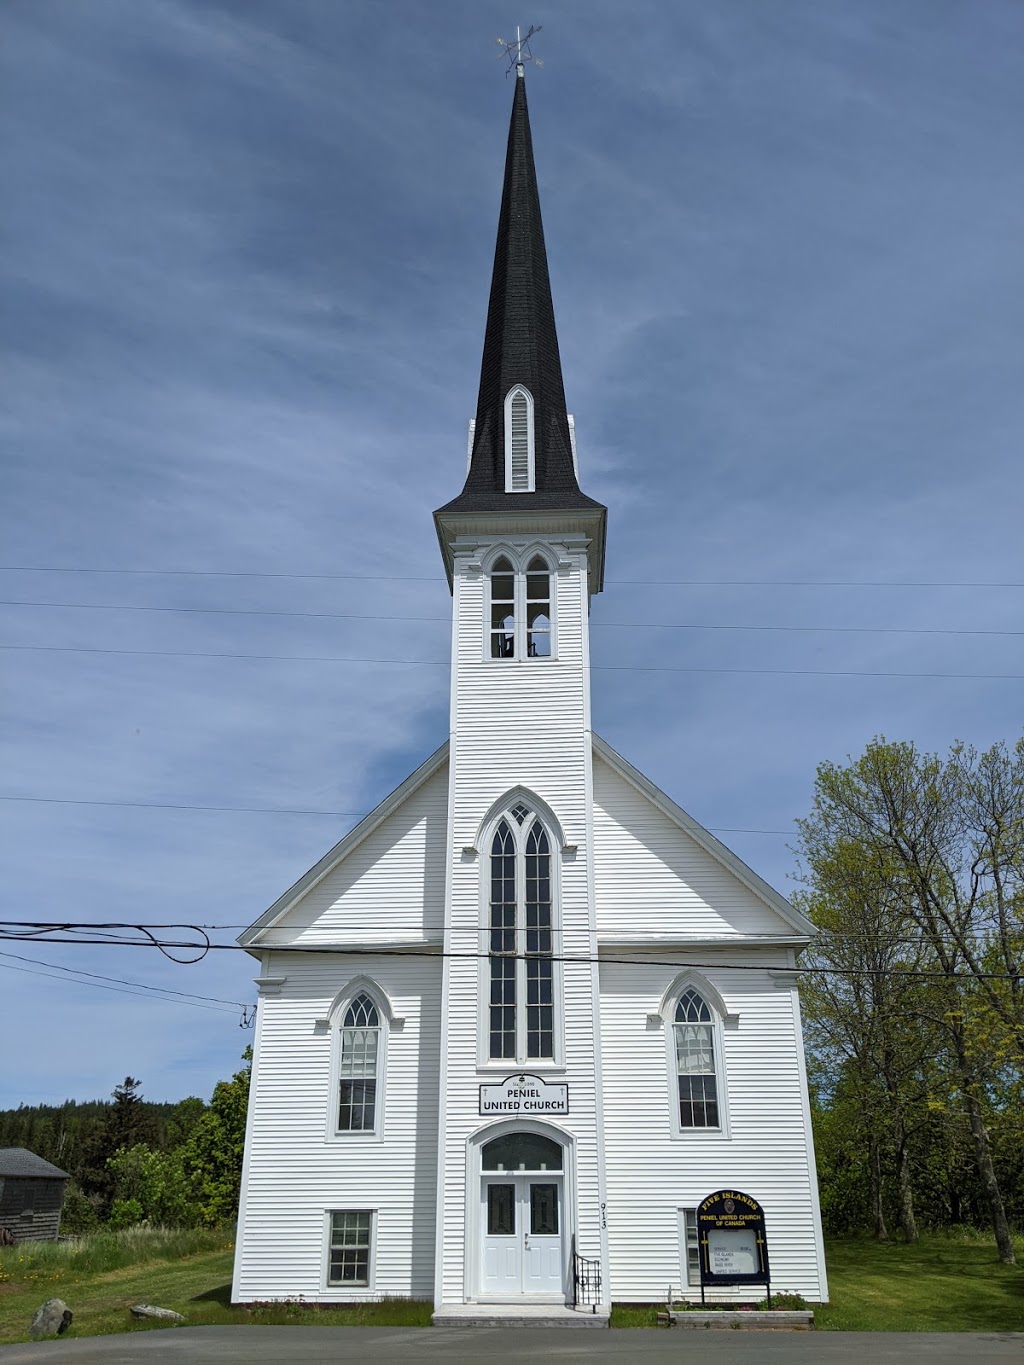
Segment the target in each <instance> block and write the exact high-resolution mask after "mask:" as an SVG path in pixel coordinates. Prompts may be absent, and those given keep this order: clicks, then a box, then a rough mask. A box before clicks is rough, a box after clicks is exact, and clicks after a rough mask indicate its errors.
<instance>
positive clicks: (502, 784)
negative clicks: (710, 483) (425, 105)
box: [233, 66, 827, 1321]
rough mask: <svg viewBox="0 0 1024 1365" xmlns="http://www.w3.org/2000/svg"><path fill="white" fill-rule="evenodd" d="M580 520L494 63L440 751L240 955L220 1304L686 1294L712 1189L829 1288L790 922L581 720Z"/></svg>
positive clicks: (516, 127) (776, 1258)
mask: <svg viewBox="0 0 1024 1365" xmlns="http://www.w3.org/2000/svg"><path fill="white" fill-rule="evenodd" d="M467 378H468V377H467ZM457 466H458V456H457V453H456V448H455V446H454V445H453V456H452V478H453V482H454V480H455V479H456V477H457V475H458V469H457ZM584 472H585V462H584ZM606 516H607V513H606V509H605V508H604V507H603V506H602V505H601V504H600V503H598V502H595V501H594V500H593V499H592V498H589V497H588V496H587V495H586V494H585V493H584V492H583V491H582V490H581V487H580V480H579V472H578V468H577V459H576V449H575V436H574V430H573V424H572V419H571V418H570V417H569V415H568V413H567V411H566V401H565V394H564V391H563V385H562V371H561V364H560V360H559V351H558V340H557V336H556V331H555V319H554V311H553V307H552V300H551V290H550V285H549V281H548V268H547V258H546V253H545V246H544V236H543V230H542V227H541V214H540V202H539V198H538V192H537V180H536V172H535V169H534V159H533V148H532V143H531V136H530V124H529V117H528V113H527V104H526V83H525V80H524V76H523V67H522V66H518V67H516V80H515V94H514V99H513V106H512V118H511V126H510V129H509V137H508V151H507V158H506V163H505V179H504V187H503V190H502V199H501V211H500V216H499V220H498V235H497V246H496V250H495V258H494V273H493V280H492V284H491V293H490V301H489V304H488V310H487V323H486V329H485V334H484V348H483V361H482V365H481V372H480V389H479V398H478V402H477V410H476V419H475V422H474V424H473V427H472V435H471V454H470V461H469V470H468V474H467V475H466V479H465V484H464V486H463V488H462V491H461V493H459V494H458V496H457V497H455V498H454V499H453V500H452V501H451V502H449V503H446V504H445V506H444V507H441V508H440V509H439V510H438V511H436V512H435V513H434V521H435V524H436V527H437V535H438V540H439V542H440V547H441V557H442V560H443V564H444V571H445V573H446V574H447V577H448V582H449V584H450V586H451V592H452V602H453V607H452V611H453V636H452V638H453V650H452V668H451V720H450V733H449V736H448V739H447V740H446V742H445V743H444V744H442V746H441V747H440V748H439V749H438V750H437V751H436V752H435V753H434V754H433V755H432V756H431V757H430V758H428V759H427V760H426V762H425V763H423V764H422V765H421V766H420V767H419V768H417V770H416V771H415V772H414V773H412V774H410V776H409V777H408V778H406V780H405V781H404V782H403V783H402V784H401V786H399V787H398V788H397V789H396V790H395V791H393V792H392V793H391V795H390V796H387V797H386V798H385V799H384V800H383V801H382V802H381V803H380V804H379V805H378V806H377V807H376V809H375V810H373V811H372V812H371V813H370V814H369V815H368V816H366V818H365V819H363V820H362V821H361V822H360V823H359V824H358V825H357V826H356V827H355V828H354V829H353V830H352V831H351V832H350V833H349V834H347V835H346V836H345V838H343V839H342V840H341V842H340V843H339V844H337V845H336V846H335V847H334V848H332V849H331V850H330V851H329V852H328V853H326V854H325V856H324V857H323V858H322V859H321V860H320V862H318V863H317V864H316V866H315V867H313V868H311V869H310V870H309V872H307V873H306V875H305V876H303V877H302V878H301V879H300V880H299V881H298V882H297V883H296V885H295V886H293V887H292V888H291V890H289V891H287V892H286V893H285V894H284V895H283V896H282V897H281V898H280V899H279V900H278V901H277V902H276V903H275V904H274V905H272V906H271V907H270V909H269V910H268V911H267V912H266V913H265V914H264V915H262V916H261V917H260V918H259V919H258V920H257V921H256V922H255V924H253V925H252V927H251V928H250V929H248V930H247V931H246V932H245V933H244V934H243V935H242V936H241V940H240V941H241V943H242V944H243V945H244V946H245V947H246V948H247V949H248V950H249V951H250V952H251V953H252V954H253V955H254V956H255V957H256V958H257V959H258V960H259V963H260V974H259V976H258V978H257V981H258V985H259V1008H258V1013H257V1022H256V1035H255V1042H254V1055H253V1073H252V1088H251V1096H250V1108H249V1117H248V1129H247V1134H246V1146H245V1165H244V1172H243V1183H242V1197H241V1208H240V1214H239V1228H238V1240H237V1251H236V1260H235V1272H234V1286H233V1296H234V1299H235V1300H236V1301H239V1302H253V1301H255V1300H268V1299H286V1298H287V1299H298V1298H302V1299H306V1300H309V1301H317V1302H321V1303H334V1302H338V1303H340V1302H345V1301H355V1300H366V1299H379V1298H382V1297H384V1296H411V1297H414V1298H418V1299H424V1298H426V1299H432V1300H433V1301H434V1304H435V1311H436V1315H437V1320H442V1321H444V1320H456V1319H457V1317H458V1314H459V1313H460V1312H463V1313H466V1312H469V1311H470V1310H472V1311H473V1312H477V1313H479V1312H481V1311H485V1306H486V1305H488V1304H493V1305H509V1304H512V1305H521V1306H525V1305H531V1304H532V1305H547V1306H549V1307H550V1308H551V1309H552V1311H560V1312H566V1311H568V1309H569V1308H571V1306H572V1305H574V1304H576V1305H577V1307H581V1306H583V1305H584V1304H585V1306H586V1310H587V1312H591V1311H592V1310H593V1309H594V1308H597V1309H598V1310H599V1311H600V1310H605V1309H607V1306H608V1305H609V1304H610V1303H611V1302H612V1301H613V1300H616V1301H634V1302H652V1301H660V1300H662V1299H663V1298H664V1296H665V1292H666V1289H667V1288H668V1287H669V1286H671V1287H672V1292H673V1293H674V1295H675V1296H676V1297H683V1298H686V1297H689V1298H699V1296H700V1248H699V1245H698V1238H699V1233H698V1221H697V1211H698V1209H699V1208H700V1207H701V1205H702V1202H703V1201H705V1200H706V1199H707V1197H708V1196H709V1195H711V1194H712V1193H714V1192H716V1191H721V1190H738V1191H744V1192H746V1194H747V1195H749V1196H750V1197H751V1198H752V1199H753V1200H755V1201H757V1203H758V1204H759V1205H760V1208H761V1209H762V1210H763V1214H764V1227H765V1236H766V1238H767V1242H768V1244H769V1246H770V1251H771V1273H772V1280H773V1282H774V1284H775V1285H776V1286H778V1287H780V1288H785V1289H786V1290H791V1291H795V1292H799V1293H801V1294H803V1295H804V1296H805V1297H806V1298H807V1299H808V1300H810V1301H823V1300H825V1299H826V1298H827V1291H826V1285H825V1267H824V1259H823V1252H822V1239H821V1223H820V1216H819V1210H818V1200H817V1187H816V1182H815V1174H814V1155H813V1146H812V1138H811V1121H810V1112H809V1106H808V1097H807V1082H806V1075H805V1070H804V1055H803V1047H802V1042H801V1031H800V1004H799V999H798V993H797V973H796V972H795V971H794V968H795V966H796V961H797V955H798V954H799V952H800V949H801V948H802V947H803V946H804V945H805V944H807V943H808V942H809V940H810V938H811V937H812V935H813V933H814V930H813V927H812V925H811V924H810V923H809V921H808V920H806V919H805V918H804V917H803V916H802V915H800V914H799V913H798V912H797V911H796V910H794V909H793V908H792V907H791V906H790V905H789V904H788V902H787V901H786V900H785V899H784V898H783V897H782V896H781V895H779V894H778V892H776V891H774V890H773V889H772V888H771V887H770V886H768V885H767V884H766V883H765V882H764V881H762V880H761V878H760V877H758V876H757V874H756V873H754V872H753V871H751V869H750V868H748V867H747V866H745V864H744V863H742V862H741V861H740V859H739V858H737V857H736V856H735V855H734V854H733V853H731V852H730V851H729V850H728V849H727V848H726V847H724V845H722V844H721V843H719V841H718V840H717V839H716V838H714V837H713V836H712V835H711V834H709V833H708V832H707V830H705V829H703V828H702V827H701V826H700V825H699V824H697V822H696V821H695V820H693V819H692V818H691V817H690V816H689V815H687V814H686V812H685V811H683V810H682V809H680V807H679V806H677V805H676V804H675V802H674V801H673V800H672V799H671V797H670V796H668V795H666V794H665V793H664V792H662V791H660V790H659V789H658V788H657V787H655V786H654V785H653V783H651V782H649V781H648V780H647V778H645V777H644V776H643V774H642V773H640V772H638V771H637V770H636V769H635V768H633V767H632V766H631V765H630V763H629V762H628V761H627V760H626V759H625V758H622V757H621V756H620V755H619V754H618V753H616V752H615V751H614V750H613V749H611V748H610V747H609V745H608V744H606V743H605V742H604V741H603V740H602V739H600V738H599V736H598V735H597V734H596V733H595V732H594V730H593V728H592V720H591V705H590V645H589V616H590V607H591V602H592V599H593V598H594V596H595V595H596V594H598V593H600V591H601V588H602V582H603V575H604V561H605V532H606ZM689 964H692V965H689ZM716 1297H718V1298H723V1297H731V1298H733V1299H738V1300H741V1301H749V1300H750V1299H751V1291H750V1290H749V1289H744V1288H742V1287H734V1288H731V1289H729V1288H727V1289H724V1290H721V1291H719V1292H718V1294H717V1295H716ZM754 1297H759V1295H755V1296H754ZM494 1311H498V1310H497V1309H495V1310H494ZM446 1314H447V1315H449V1316H448V1317H447V1318H446V1316H445V1315H446Z"/></svg>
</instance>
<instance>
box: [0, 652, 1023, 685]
mask: <svg viewBox="0 0 1024 1365" xmlns="http://www.w3.org/2000/svg"><path fill="white" fill-rule="evenodd" d="M0 649H6V650H14V651H19V652H23V653H37V654H99V655H128V656H132V657H136V658H153V659H249V660H256V661H260V662H264V663H309V664H399V665H403V666H407V667H412V668H448V667H450V660H448V659H381V658H364V657H349V658H344V657H341V656H338V655H317V654H241V653H224V652H217V651H213V650H181V649H101V648H99V647H94V646H86V645H0ZM591 671H592V672H595V673H597V672H600V673H695V674H699V673H705V674H723V673H726V674H742V675H745V676H753V677H800V678H947V679H954V680H958V681H970V682H1022V681H1024V673H944V672H892V671H885V670H881V669H852V668H842V669H834V668H697V667H685V668H678V667H672V666H669V665H662V664H592V665H591Z"/></svg>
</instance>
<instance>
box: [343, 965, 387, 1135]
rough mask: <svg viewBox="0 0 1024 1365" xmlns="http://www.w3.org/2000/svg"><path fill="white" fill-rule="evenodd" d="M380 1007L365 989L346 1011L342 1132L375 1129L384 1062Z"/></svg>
mask: <svg viewBox="0 0 1024 1365" xmlns="http://www.w3.org/2000/svg"><path fill="white" fill-rule="evenodd" d="M381 1034H382V1028H381V1021H380V1011H379V1010H378V1009H377V1006H376V1005H375V1004H374V1002H373V1000H371V999H370V997H369V995H367V994H366V992H365V991H361V992H360V993H359V994H358V995H357V996H356V997H355V998H354V999H353V1001H352V1003H351V1004H350V1005H349V1007H348V1009H347V1010H346V1011H345V1016H344V1019H343V1020H342V1025H341V1057H340V1061H339V1066H338V1132H339V1133H375V1132H376V1131H377V1120H378V1100H379V1098H380V1097H379V1096H378V1093H377V1091H378V1080H379V1073H380V1064H381V1053H382V1048H381Z"/></svg>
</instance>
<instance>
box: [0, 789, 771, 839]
mask: <svg viewBox="0 0 1024 1365" xmlns="http://www.w3.org/2000/svg"><path fill="white" fill-rule="evenodd" d="M0 801H24V802H31V803H35V804H38V805H46V806H112V807H115V808H117V807H125V808H126V809H129V810H133V809H136V808H138V809H141V810H195V811H221V812H226V813H229V814H238V815H316V816H332V817H338V816H340V817H343V818H345V819H352V820H361V819H362V818H363V816H364V815H369V814H370V811H368V810H304V809H301V808H297V807H295V808H293V807H289V806H200V805H192V804H189V803H185V802H181V803H177V802H169V801H99V800H93V799H92V798H88V799H85V798H81V799H79V798H75V797H67V796H15V795H5V794H0ZM702 828H704V829H706V830H707V831H708V832H709V833H712V834H782V835H789V834H795V833H796V830H792V829H742V828H740V827H739V826H737V825H704V826H702Z"/></svg>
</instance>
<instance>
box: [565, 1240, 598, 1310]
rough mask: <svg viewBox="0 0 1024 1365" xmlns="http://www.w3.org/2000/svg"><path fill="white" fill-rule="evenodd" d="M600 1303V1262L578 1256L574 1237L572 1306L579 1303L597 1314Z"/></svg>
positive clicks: (576, 1306) (575, 1306)
mask: <svg viewBox="0 0 1024 1365" xmlns="http://www.w3.org/2000/svg"><path fill="white" fill-rule="evenodd" d="M600 1302H601V1262H600V1261H599V1260H590V1259H588V1258H587V1257H586V1256H580V1255H579V1254H578V1253H577V1251H576V1236H575V1234H574V1235H573V1239H572V1306H573V1308H578V1307H579V1306H580V1304H581V1303H583V1304H587V1305H589V1306H590V1307H591V1308H592V1309H593V1311H594V1312H597V1305H598V1304H599V1303H600Z"/></svg>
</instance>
